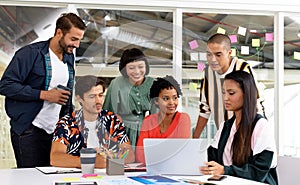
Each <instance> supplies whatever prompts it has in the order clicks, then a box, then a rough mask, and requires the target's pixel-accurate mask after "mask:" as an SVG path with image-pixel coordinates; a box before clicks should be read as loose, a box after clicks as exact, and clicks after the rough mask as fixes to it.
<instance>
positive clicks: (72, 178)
mask: <svg viewBox="0 0 300 185" xmlns="http://www.w3.org/2000/svg"><path fill="white" fill-rule="evenodd" d="M63 180H64V181H79V180H80V178H78V177H65V178H63Z"/></svg>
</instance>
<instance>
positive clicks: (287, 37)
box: [280, 15, 300, 157]
mask: <svg viewBox="0 0 300 185" xmlns="http://www.w3.org/2000/svg"><path fill="white" fill-rule="evenodd" d="M284 25H285V27H284V89H283V94H284V96H283V97H282V98H283V104H284V106H283V109H282V110H283V115H284V122H283V123H280V124H281V128H282V129H283V130H282V131H281V132H283V133H282V135H283V136H284V137H283V138H281V139H282V140H283V141H282V143H283V146H282V147H283V154H284V155H288V156H296V157H300V136H299V132H298V130H299V129H300V125H299V118H298V114H299V111H298V110H299V109H300V104H299V103H300V29H299V28H300V16H299V15H289V16H285V17H284Z"/></svg>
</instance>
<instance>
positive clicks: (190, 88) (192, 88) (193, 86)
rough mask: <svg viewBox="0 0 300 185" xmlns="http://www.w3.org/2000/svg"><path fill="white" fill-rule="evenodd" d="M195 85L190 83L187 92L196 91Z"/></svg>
mask: <svg viewBox="0 0 300 185" xmlns="http://www.w3.org/2000/svg"><path fill="white" fill-rule="evenodd" d="M197 86H198V85H197V83H194V82H190V83H189V90H191V91H196V90H197Z"/></svg>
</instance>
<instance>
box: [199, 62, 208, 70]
mask: <svg viewBox="0 0 300 185" xmlns="http://www.w3.org/2000/svg"><path fill="white" fill-rule="evenodd" d="M205 67H206V66H205V63H203V62H198V66H197V69H198V70H199V71H202V70H203V69H205Z"/></svg>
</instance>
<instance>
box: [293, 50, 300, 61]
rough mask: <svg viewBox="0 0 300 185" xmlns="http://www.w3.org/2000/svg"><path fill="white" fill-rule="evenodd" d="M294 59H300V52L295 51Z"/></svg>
mask: <svg viewBox="0 0 300 185" xmlns="http://www.w3.org/2000/svg"><path fill="white" fill-rule="evenodd" d="M294 59H295V60H300V52H297V51H294Z"/></svg>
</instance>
